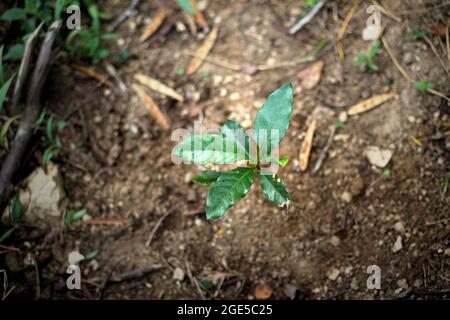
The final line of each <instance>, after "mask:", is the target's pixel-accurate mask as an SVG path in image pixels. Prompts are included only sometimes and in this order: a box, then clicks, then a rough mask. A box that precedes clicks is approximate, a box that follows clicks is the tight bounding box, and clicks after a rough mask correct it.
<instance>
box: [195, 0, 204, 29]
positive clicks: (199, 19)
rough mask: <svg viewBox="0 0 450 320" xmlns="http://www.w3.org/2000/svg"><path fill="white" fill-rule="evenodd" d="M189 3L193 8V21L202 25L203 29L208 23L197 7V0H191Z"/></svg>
mask: <svg viewBox="0 0 450 320" xmlns="http://www.w3.org/2000/svg"><path fill="white" fill-rule="evenodd" d="M191 4H192V6H193V7H194V10H195V21H197V23H198V25H199V26H200V27H202V28H203V29H206V28H207V27H208V24H207V23H206V20H205V17H204V16H203V13H202V12H201V11H200V9H199V8H198V5H197V1H195V0H191Z"/></svg>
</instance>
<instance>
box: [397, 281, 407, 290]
mask: <svg viewBox="0 0 450 320" xmlns="http://www.w3.org/2000/svg"><path fill="white" fill-rule="evenodd" d="M397 285H398V286H399V288H402V289H408V280H406V279H401V280H398V281H397Z"/></svg>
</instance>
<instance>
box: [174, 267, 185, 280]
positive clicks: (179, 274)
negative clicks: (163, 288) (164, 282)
mask: <svg viewBox="0 0 450 320" xmlns="http://www.w3.org/2000/svg"><path fill="white" fill-rule="evenodd" d="M172 278H173V279H174V280H177V281H183V280H184V271H183V269H181V268H175V270H174V271H173V277H172Z"/></svg>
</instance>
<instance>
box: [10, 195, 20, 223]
mask: <svg viewBox="0 0 450 320" xmlns="http://www.w3.org/2000/svg"><path fill="white" fill-rule="evenodd" d="M10 215H11V218H12V220H13V221H14V223H15V224H18V223H20V222H21V220H22V204H21V203H20V200H19V197H18V196H17V195H15V196H14V198H13V199H12V201H11V206H10Z"/></svg>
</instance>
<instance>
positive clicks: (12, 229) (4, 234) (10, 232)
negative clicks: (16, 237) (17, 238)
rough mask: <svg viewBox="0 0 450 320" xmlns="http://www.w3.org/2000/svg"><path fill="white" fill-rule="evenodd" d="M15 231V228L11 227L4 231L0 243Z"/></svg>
mask: <svg viewBox="0 0 450 320" xmlns="http://www.w3.org/2000/svg"><path fill="white" fill-rule="evenodd" d="M15 230H16V227H12V228H10V229H8V230H6V231H5V233H3V234H2V236H1V237H0V243H2V242H3V241H5V240H6V239H8V238H9V237H10V236H11V235H12V233H13V232H14V231H15Z"/></svg>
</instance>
